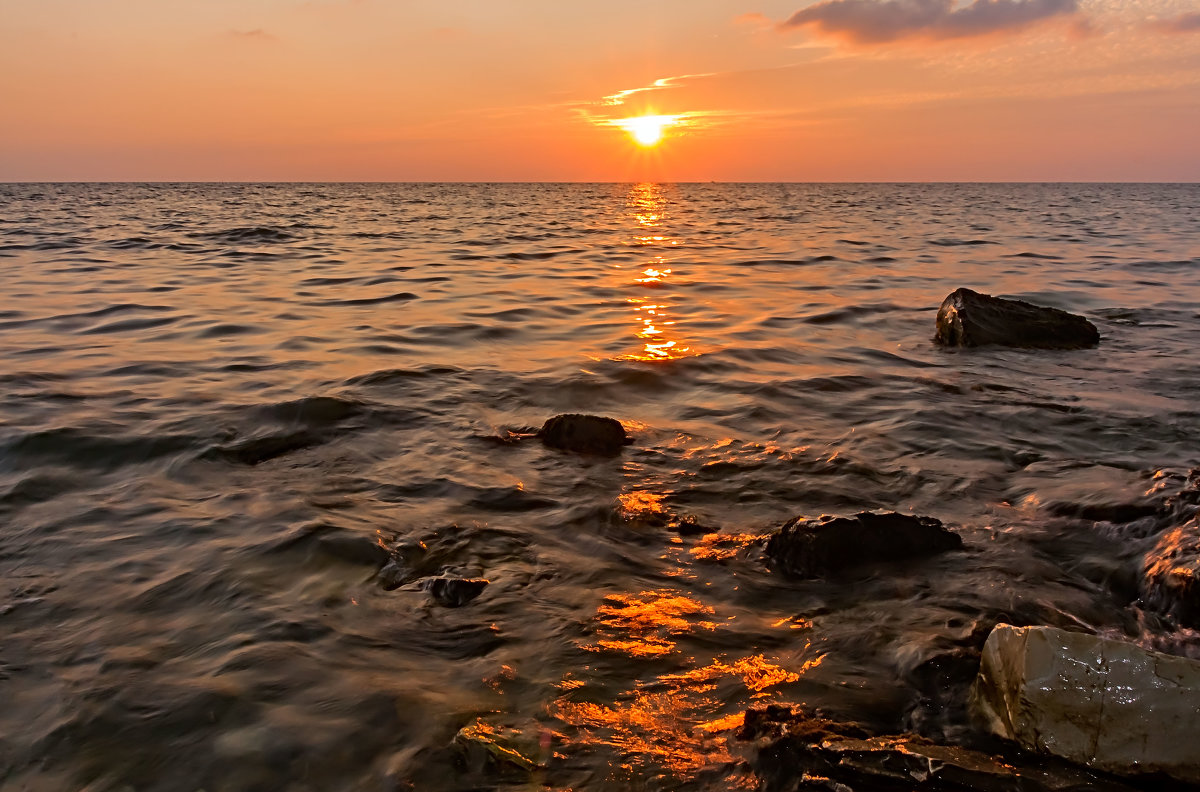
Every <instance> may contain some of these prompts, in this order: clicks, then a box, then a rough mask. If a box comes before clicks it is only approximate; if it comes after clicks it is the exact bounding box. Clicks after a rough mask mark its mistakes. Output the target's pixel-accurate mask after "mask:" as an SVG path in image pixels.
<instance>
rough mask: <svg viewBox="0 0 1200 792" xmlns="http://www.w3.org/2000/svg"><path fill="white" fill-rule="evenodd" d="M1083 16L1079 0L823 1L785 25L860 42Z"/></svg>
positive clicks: (960, 34) (965, 33) (1005, 28)
mask: <svg viewBox="0 0 1200 792" xmlns="http://www.w3.org/2000/svg"><path fill="white" fill-rule="evenodd" d="M1078 12H1079V0H972V2H971V3H969V4H967V5H964V6H959V5H957V4H956V3H955V0H822V2H819V3H817V4H815V5H811V6H809V7H807V8H803V9H801V10H799V11H797V12H796V13H794V14H792V15H791V16H790V17H789V18H788V19H786V20H785V21H784V22H782V23H781V24H780V27H781V28H783V29H794V28H809V29H812V30H814V31H816V32H818V33H820V34H823V35H827V36H835V37H838V38H844V39H847V40H849V41H851V42H854V43H856V44H885V43H888V42H893V41H901V40H904V39H914V38H924V39H956V38H970V37H975V36H985V35H989V34H992V33H1002V32H1012V31H1016V30H1020V29H1023V28H1026V27H1029V26H1030V25H1034V24H1037V23H1039V22H1042V21H1044V20H1047V19H1051V18H1053V17H1061V16H1070V15H1074V14H1077V13H1078Z"/></svg>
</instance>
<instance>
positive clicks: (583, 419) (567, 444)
mask: <svg viewBox="0 0 1200 792" xmlns="http://www.w3.org/2000/svg"><path fill="white" fill-rule="evenodd" d="M537 436H538V437H540V438H541V440H542V442H543V443H544V444H546V445H547V446H549V447H550V448H559V449H562V450H564V451H576V452H578V453H581V454H596V455H597V456H616V455H618V454H620V453H621V449H622V448H624V447H625V444H626V443H628V442H629V438H628V437H627V436H626V434H625V427H623V426H621V422H620V421H618V420H617V419H615V418H604V417H601V416H599V415H579V414H570V415H556V416H554V417H553V418H551V419H550V420H548V421H546V423H545V424H543V425H542V428H541V429H540V430H539V431H538V433H537Z"/></svg>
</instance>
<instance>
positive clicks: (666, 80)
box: [604, 74, 712, 105]
mask: <svg viewBox="0 0 1200 792" xmlns="http://www.w3.org/2000/svg"><path fill="white" fill-rule="evenodd" d="M711 76H712V75H711V74H681V75H679V76H678V77H661V78H659V79H657V80H655V81H654V82H652V83H651V84H650V85H645V86H642V87H641V88H628V89H626V90H624V91H617V92H616V93H615V94H610V95H609V96H606V97H604V104H606V105H622V104H625V100H626V99H628V98H629V97H631V96H636V95H637V94H640V93H646V92H647V91H658V90H662V89H663V88H673V87H675V86H676V85H678V84H679V83H680V82H682V81H684V80H694V79H696V78H698V77H711Z"/></svg>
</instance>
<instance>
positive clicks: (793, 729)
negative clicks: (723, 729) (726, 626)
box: [738, 706, 1131, 792]
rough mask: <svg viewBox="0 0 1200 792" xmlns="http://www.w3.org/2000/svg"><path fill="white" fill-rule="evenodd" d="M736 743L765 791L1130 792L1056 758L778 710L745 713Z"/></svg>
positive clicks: (783, 709) (1123, 787) (774, 707)
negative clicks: (747, 743)
mask: <svg viewBox="0 0 1200 792" xmlns="http://www.w3.org/2000/svg"><path fill="white" fill-rule="evenodd" d="M738 737H739V738H740V739H742V740H752V741H754V742H756V744H757V745H756V747H757V751H756V753H755V756H754V758H753V760H752V764H753V766H754V769H755V771H756V773H757V774H758V776H759V779H760V781H761V782H762V789H764V790H765V791H766V792H799V790H811V789H826V790H830V791H831V792H844V791H845V790H847V789H849V790H872V791H873V792H911V790H931V791H933V790H936V791H937V792H950V790H955V791H960V792H961V791H965V790H972V792H1068V791H1069V792H1077V791H1078V790H1085V789H1086V790H1090V791H1092V792H1130V790H1131V787H1127V786H1125V785H1124V784H1121V783H1118V782H1114V781H1109V780H1107V779H1103V778H1100V777H1098V776H1096V775H1094V774H1092V773H1090V772H1088V771H1087V770H1085V769H1083V768H1077V767H1073V766H1071V765H1068V764H1066V763H1064V762H1059V761H1056V760H1053V759H1049V760H1042V759H1039V758H1037V757H1028V759H1027V760H1025V759H1024V758H1023V757H1014V756H1004V757H999V756H992V755H990V754H986V753H983V752H980V751H974V750H970V749H968V748H960V747H956V746H950V745H939V744H937V743H934V742H931V741H929V740H926V739H924V738H922V737H917V736H915V735H911V734H899V735H889V736H882V737H880V736H871V735H870V734H868V733H866V732H865V731H864V730H863V729H862V728H861V727H858V726H857V725H856V724H846V723H835V722H832V721H828V720H823V719H820V718H814V717H811V716H809V715H807V714H806V713H804V712H803V711H799V710H791V709H788V708H785V707H780V706H769V707H767V708H766V709H762V710H753V709H752V710H750V711H749V712H747V713H746V719H745V726H744V727H743V729H742V731H741V732H740V733H739V734H738Z"/></svg>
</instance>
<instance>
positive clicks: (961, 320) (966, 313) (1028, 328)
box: [936, 289, 1100, 349]
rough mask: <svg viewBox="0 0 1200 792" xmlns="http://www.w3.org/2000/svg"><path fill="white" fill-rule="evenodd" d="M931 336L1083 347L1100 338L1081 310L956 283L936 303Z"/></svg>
mask: <svg viewBox="0 0 1200 792" xmlns="http://www.w3.org/2000/svg"><path fill="white" fill-rule="evenodd" d="M936 341H937V342H938V343H939V344H943V345H944V346H962V347H975V346H985V345H988V344H998V345H1001V346H1011V347H1024V348H1027V349H1086V348H1087V347H1094V346H1096V345H1097V344H1099V343H1100V331H1098V330H1097V329H1096V326H1095V325H1093V324H1092V323H1091V322H1089V321H1088V320H1087V319H1084V318H1083V317H1082V316H1076V315H1075V314H1072V313H1067V312H1066V311H1062V310H1059V309H1058V308H1045V307H1043V306H1040V305H1033V304H1032V303H1027V302H1024V301H1022V300H1006V299H1004V298H1002V297H992V296H991V295H989V294H980V293H979V292H976V291H971V290H970V289H958V290H957V291H954V292H952V293H951V294H950V296H948V297H947V298H946V299H945V300H944V301H943V302H942V307H941V308H940V309H938V315H937V336H936Z"/></svg>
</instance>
